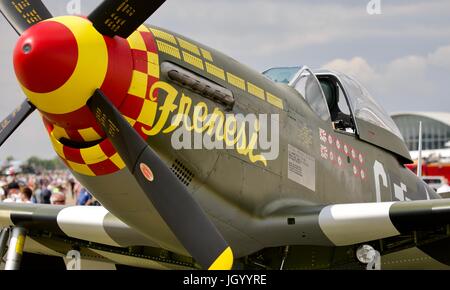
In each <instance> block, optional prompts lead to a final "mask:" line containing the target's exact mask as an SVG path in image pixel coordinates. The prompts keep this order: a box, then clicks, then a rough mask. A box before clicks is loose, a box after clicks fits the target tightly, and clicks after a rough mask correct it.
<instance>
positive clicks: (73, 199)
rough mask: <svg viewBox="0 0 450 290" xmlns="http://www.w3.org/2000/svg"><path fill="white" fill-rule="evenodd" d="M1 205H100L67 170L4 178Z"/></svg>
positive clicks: (1, 179) (0, 191)
mask: <svg viewBox="0 0 450 290" xmlns="http://www.w3.org/2000/svg"><path fill="white" fill-rule="evenodd" d="M0 202H16V203H37V204H54V205H66V204H67V205H99V203H98V202H97V201H96V200H95V199H94V198H93V196H92V195H91V194H90V193H89V191H88V190H87V189H86V188H84V187H83V186H82V185H81V184H80V183H79V182H78V181H77V180H76V179H75V178H74V177H73V176H72V174H71V173H70V172H69V171H66V170H54V171H46V172H42V173H38V174H15V175H8V176H0Z"/></svg>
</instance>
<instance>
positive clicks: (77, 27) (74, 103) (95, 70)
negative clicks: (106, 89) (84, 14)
mask: <svg viewBox="0 0 450 290" xmlns="http://www.w3.org/2000/svg"><path fill="white" fill-rule="evenodd" d="M46 21H54V22H59V23H61V24H63V25H65V26H66V27H67V28H68V29H70V30H71V31H72V33H73V35H74V36H75V39H76V41H77V45H78V60H77V65H76V68H75V71H74V72H73V74H72V76H71V77H70V78H69V79H68V80H67V81H66V83H65V84H64V85H62V86H61V87H59V88H58V89H56V90H54V91H52V92H49V93H36V92H32V91H30V90H28V89H27V88H26V87H25V86H23V85H22V89H23V90H24V92H25V94H26V95H27V96H28V98H29V99H30V101H31V102H32V103H33V104H34V105H36V107H37V108H38V109H39V110H40V111H43V112H47V113H50V114H67V113H71V112H74V111H76V110H78V109H80V108H82V107H83V106H84V105H85V104H86V102H87V100H88V99H89V98H90V97H91V96H92V94H93V92H94V90H95V89H96V88H100V87H101V85H102V84H103V81H104V80H105V76H106V72H107V69H108V49H107V46H106V43H105V40H104V38H103V36H102V35H101V34H100V33H98V32H97V31H96V30H95V28H94V27H93V26H92V23H91V22H90V21H89V20H87V19H84V18H81V17H76V16H61V17H56V18H52V19H49V20H46ZM62 53H63V52H62Z"/></svg>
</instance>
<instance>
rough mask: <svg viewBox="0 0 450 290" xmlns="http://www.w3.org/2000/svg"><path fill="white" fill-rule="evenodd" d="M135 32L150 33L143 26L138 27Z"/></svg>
mask: <svg viewBox="0 0 450 290" xmlns="http://www.w3.org/2000/svg"><path fill="white" fill-rule="evenodd" d="M137 31H140V32H150V30H149V29H148V28H147V26H145V25H141V26H139V27H138V29H137Z"/></svg>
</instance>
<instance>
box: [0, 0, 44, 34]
mask: <svg viewBox="0 0 450 290" xmlns="http://www.w3.org/2000/svg"><path fill="white" fill-rule="evenodd" d="M0 12H1V13H2V14H3V16H5V18H6V20H7V21H8V22H9V24H11V26H12V27H13V28H14V30H15V31H16V32H17V34H19V35H21V34H22V32H24V31H25V30H27V29H28V28H30V27H31V26H33V25H34V24H36V23H38V22H40V21H42V20H45V19H49V18H52V17H53V16H52V14H51V13H50V12H49V11H48V9H47V7H45V5H44V3H42V1H41V0H15V1H13V0H0Z"/></svg>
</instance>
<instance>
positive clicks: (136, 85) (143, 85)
mask: <svg viewBox="0 0 450 290" xmlns="http://www.w3.org/2000/svg"><path fill="white" fill-rule="evenodd" d="M147 82H148V76H147V74H145V73H142V72H140V71H137V70H134V71H133V77H132V79H131V85H130V88H129V89H128V93H129V94H130V95H133V96H136V97H140V98H143V99H145V94H146V93H147Z"/></svg>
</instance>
